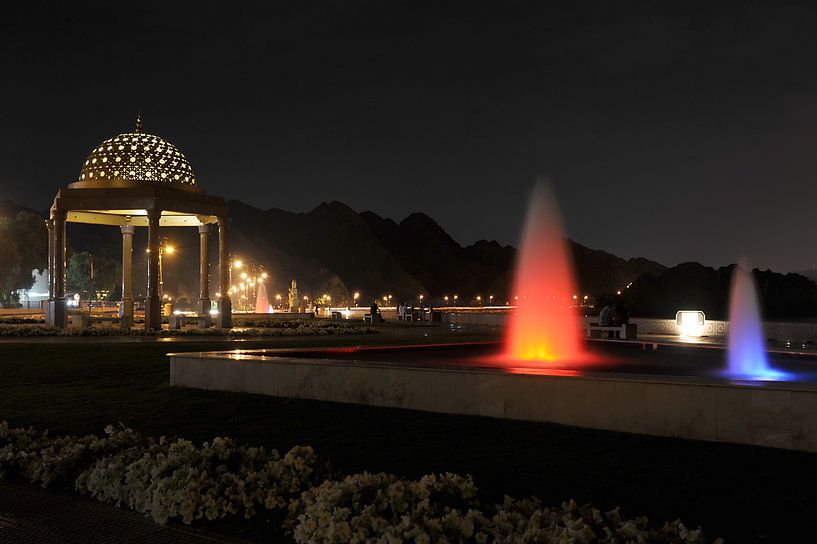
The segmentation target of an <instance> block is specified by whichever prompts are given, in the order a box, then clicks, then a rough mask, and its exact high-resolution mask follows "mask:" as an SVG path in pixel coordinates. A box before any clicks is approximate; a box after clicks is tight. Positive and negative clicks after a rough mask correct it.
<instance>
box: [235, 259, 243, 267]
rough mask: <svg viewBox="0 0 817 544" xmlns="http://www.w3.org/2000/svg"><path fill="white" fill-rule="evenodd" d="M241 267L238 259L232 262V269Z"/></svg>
mask: <svg viewBox="0 0 817 544" xmlns="http://www.w3.org/2000/svg"><path fill="white" fill-rule="evenodd" d="M241 265H242V263H241V260H240V259H236V260H234V261H233V268H241Z"/></svg>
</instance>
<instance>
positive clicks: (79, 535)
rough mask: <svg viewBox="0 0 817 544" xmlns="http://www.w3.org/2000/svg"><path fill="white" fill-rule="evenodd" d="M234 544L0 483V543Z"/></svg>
mask: <svg viewBox="0 0 817 544" xmlns="http://www.w3.org/2000/svg"><path fill="white" fill-rule="evenodd" d="M75 542H76V543H80V542H81V543H83V544H86V543H87V544H94V543H116V544H126V543H134V544H135V543H144V544H165V543H167V544H170V543H174V544H176V543H178V544H237V543H239V542H240V541H239V540H234V539H229V538H225V537H221V536H215V535H212V534H207V533H203V532H201V531H198V530H196V529H193V528H188V527H178V526H168V527H162V526H160V525H156V524H154V523H153V522H152V521H151V520H150V519H149V518H146V517H145V516H143V515H142V514H138V513H136V512H131V511H128V510H121V509H118V508H115V507H113V506H111V505H108V504H102V503H99V502H96V501H94V500H92V499H89V498H87V497H82V496H78V495H72V494H69V493H67V492H60V491H51V490H46V489H42V488H39V487H36V486H33V485H29V484H24V483H18V482H9V481H5V480H3V481H0V543H2V544H6V543H9V544H11V543H14V544H28V543H31V544H35V543H36V544H70V543H75Z"/></svg>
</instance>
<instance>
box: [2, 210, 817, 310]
mask: <svg viewBox="0 0 817 544" xmlns="http://www.w3.org/2000/svg"><path fill="white" fill-rule="evenodd" d="M228 206H229V209H230V213H231V216H232V230H231V245H232V252H233V254H234V255H236V256H240V257H241V258H243V259H245V260H246V261H247V262H255V263H258V264H261V265H263V266H264V268H265V270H266V271H267V273H268V274H269V276H270V279H269V281H268V290H269V293H270V297H271V298H272V297H274V296H275V294H281V295H282V296H283V297H285V296H286V290H287V287H288V286H289V282H290V281H291V280H292V279H293V278H295V279H296V280H297V281H298V284H299V287H300V290H301V292H302V293H303V294H305V295H309V296H310V297H313V296H320V295H322V294H328V295H330V296H332V298H333V300H338V301H341V300H344V299H350V298H351V296H352V294H353V293H355V292H360V293H361V302H363V303H368V302H369V301H370V300H371V299H372V298H376V297H377V298H379V297H382V296H383V295H386V294H391V295H393V297H395V298H396V299H397V300H407V301H412V300H416V299H417V296H418V295H419V294H420V293H423V294H425V295H426V296H427V297H431V298H432V299H434V298H436V299H440V298H441V297H443V296H444V295H449V296H453V295H455V294H457V295H458V296H459V301H460V303H461V304H469V303H472V302H473V301H474V299H475V297H476V296H482V297H483V301H485V299H486V298H487V297H488V296H490V295H493V296H494V301H495V302H496V303H504V302H505V301H506V300H509V299H510V297H511V296H512V293H510V289H511V282H512V276H513V268H514V262H515V259H516V249H515V248H514V247H512V246H509V245H502V244H499V243H498V242H496V241H494V240H492V241H488V240H479V241H477V242H475V243H474V244H471V245H468V246H462V245H461V244H459V243H458V242H457V241H456V240H454V239H453V238H452V237H451V236H450V235H449V234H448V233H447V232H446V231H445V230H444V229H443V228H442V227H441V226H440V225H439V224H438V223H437V222H436V221H434V219H433V218H431V217H429V216H428V215H426V214H423V213H413V214H411V215H409V216H408V217H406V218H404V219H403V220H401V221H400V222H396V221H394V220H392V219H389V218H384V217H381V216H380V215H378V214H376V213H374V212H372V211H363V212H356V211H355V210H353V209H352V208H350V207H349V206H347V205H346V204H343V203H342V202H337V201H332V202H324V203H322V204H320V205H318V206H316V207H315V208H314V209H312V210H311V211H309V212H305V213H294V212H288V211H285V210H280V209H277V208H271V209H268V210H262V209H259V208H256V207H254V206H251V205H249V204H246V203H244V202H241V201H238V200H232V201H229V202H228ZM20 211H31V210H30V209H28V208H25V207H23V206H19V205H16V204H14V203H13V202H9V201H7V200H2V201H0V216H10V215H15V214H17V213H19V212H20ZM144 230H145V229H137V234H136V237H135V241H134V244H135V246H134V247H135V248H138V247H142V246H144V244H145V232H144ZM166 234H167V235H168V236H169V237H170V238H171V239H172V240H173V241H174V243H175V244H176V245H177V246H178V247H179V248H180V251H179V252H177V254H176V255H174V256H173V258H172V260H168V262H167V263H166V266H165V286H166V289H167V290H168V291H170V292H175V293H176V296H177V297H181V298H188V299H191V300H195V298H196V297H197V287H198V267H197V260H196V258H195V256H197V255H198V236H197V234H196V232H195V230H194V229H168V230H167V231H166ZM211 244H212V249H211V255H213V259H214V261H215V255H216V244H217V241H216V237H215V236H212V237H211ZM569 244H570V249H571V251H572V254H573V259H574V265H575V269H576V275H577V283H578V293H577V294H589V295H591V296H599V295H603V294H612V293H615V292H616V291H619V290H621V291H622V293H623V295H622V296H623V299H624V300H626V301H627V302H628V304H629V305H630V306H631V309H632V312H633V315H649V316H660V317H672V316H674V313H675V311H676V310H677V309H680V308H681V307H682V306H683V307H685V308H701V309H705V311H707V315H708V316H710V317H712V318H717V317H723V316H724V314H725V309H726V301H727V299H728V288H729V281H728V279H729V272H730V271H731V269H730V268H729V267H724V268H721V269H714V268H709V267H705V266H703V265H700V264H698V263H684V264H682V265H679V266H676V267H673V268H667V267H665V266H664V265H662V264H660V263H657V262H654V261H651V260H649V259H644V258H631V259H623V258H621V257H618V256H616V255H613V254H612V253H608V252H606V251H601V250H597V249H590V248H588V247H585V246H583V245H581V244H578V243H576V242H572V241H570V242H569ZM69 245H70V247H71V248H72V249H74V250H77V251H83V250H84V251H91V252H93V253H95V254H104V255H106V256H108V257H110V258H113V259H117V260H118V259H119V258H120V257H119V255H120V252H121V248H120V235H119V232H118V231H117V230H116V229H113V228H110V227H108V228H106V227H99V226H95V225H70V227H69ZM138 254H139V253H138V252H136V253H135V255H138ZM189 254H192V255H193V258H182V256H183V255H185V256H187V255H189ZM142 261H143V260H140V259H138V258H137V259H135V261H134V278H135V281H136V283H135V285H134V287H135V290H136V293H137V296H140V295H139V294H140V290H141V291H143V290H144V285H143V284H140V281H143V280H141V278H144V276H145V274H144V266H145V263H144V262H142ZM756 277H757V279H758V282H759V283H760V288H761V293H762V294H763V295H765V296H766V298H768V301H767V302H766V303H765V309H766V310H767V316H768V317H773V318H781V317H796V318H804V317H809V316H817V285H815V283H814V282H813V281H811V280H810V279H808V278H805V277H803V276H800V275H797V274H786V275H783V274H776V273H774V272H770V271H766V272H762V273H761V272H756ZM631 283H632V287H631V288H629V289H628V288H627V285H629V284H631ZM214 287H215V285H214Z"/></svg>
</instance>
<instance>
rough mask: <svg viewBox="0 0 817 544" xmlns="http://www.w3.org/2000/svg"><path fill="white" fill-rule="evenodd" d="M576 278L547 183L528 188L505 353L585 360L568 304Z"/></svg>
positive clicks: (538, 358) (537, 359)
mask: <svg viewBox="0 0 817 544" xmlns="http://www.w3.org/2000/svg"><path fill="white" fill-rule="evenodd" d="M575 293H576V282H575V280H574V275H573V265H572V262H571V258H570V254H569V252H568V248H567V243H566V240H565V238H564V235H563V231H562V224H561V217H560V215H559V208H558V206H557V204H556V199H555V197H554V196H553V193H552V192H551V190H550V187H549V186H548V184H547V183H546V182H543V181H540V182H538V183H537V184H536V187H535V188H534V190H533V195H532V197H531V200H530V204H529V206H528V215H527V218H526V220H525V226H524V230H523V232H522V241H521V245H520V247H519V254H518V256H517V262H516V276H515V279H514V287H513V293H512V294H513V296H514V297H518V299H517V300H516V312H515V315H512V316H511V319H510V322H509V329H508V336H507V356H509V357H510V358H512V359H515V360H525V361H530V362H541V363H542V366H552V363H568V364H569V363H578V362H582V361H586V360H587V359H588V357H587V354H586V352H585V349H584V341H583V338H582V335H581V321H580V317H579V314H578V313H577V310H576V309H575V308H573V307H572V304H573V302H574V301H573V295H574V294H575Z"/></svg>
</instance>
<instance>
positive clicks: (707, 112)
mask: <svg viewBox="0 0 817 544" xmlns="http://www.w3.org/2000/svg"><path fill="white" fill-rule="evenodd" d="M62 4H66V5H54V4H53V3H50V2H49V3H46V2H9V1H6V0H0V45H1V46H2V55H0V63H2V64H0V65H1V66H2V77H1V78H0V93H2V94H0V97H2V107H1V108H0V198H10V199H12V200H15V201H17V202H20V203H23V204H26V205H29V206H32V207H35V208H38V209H44V208H46V207H47V206H48V205H49V203H50V200H51V199H52V198H53V194H54V192H55V191H56V190H57V188H58V187H60V186H62V185H64V184H66V183H68V182H70V181H73V180H75V179H76V176H77V175H78V173H79V171H80V167H81V165H82V162H83V161H84V158H85V156H86V155H87V153H88V152H89V151H90V149H91V148H92V147H94V146H95V145H96V144H97V143H98V142H100V141H102V140H103V139H106V138H108V137H111V136H113V135H115V134H118V133H120V132H125V131H129V130H131V129H132V126H133V118H134V112H135V110H136V108H137V107H141V108H142V111H143V116H144V123H145V130H146V131H148V132H151V133H155V134H158V135H160V136H163V137H164V138H166V139H168V140H170V141H171V142H173V143H175V144H176V145H177V146H178V147H179V148H180V149H181V150H182V151H183V152H184V153H185V154H186V155H187V157H188V159H189V160H190V161H191V163H192V164H193V167H194V168H195V169H196V172H197V175H198V179H199V183H200V185H201V186H202V187H203V188H204V189H206V190H207V191H208V192H211V193H215V194H221V195H223V196H225V197H228V198H237V199H240V200H243V201H245V202H248V203H250V204H253V205H255V206H258V207H261V208H270V207H278V208H283V209H287V210H292V211H306V210H309V209H311V208H313V207H314V206H316V205H317V204H319V203H320V202H322V201H326V200H341V201H343V202H346V203H347V204H349V205H350V206H352V207H353V208H355V209H357V210H364V209H371V210H373V211H375V212H377V213H379V214H380V215H385V216H388V217H392V218H395V219H398V220H399V219H401V218H402V217H404V216H405V215H407V214H408V213H410V212H413V211H422V212H425V213H428V214H429V215H431V216H432V217H434V218H435V219H436V220H437V221H438V222H439V223H440V224H441V225H442V226H443V227H444V228H445V229H447V230H448V231H449V232H450V233H451V234H452V235H453V236H454V237H455V238H456V239H457V240H458V241H460V242H461V243H471V242H473V241H475V240H477V239H480V238H487V239H497V240H499V241H500V242H503V243H514V244H515V243H516V241H517V236H518V231H519V228H520V225H521V221H522V214H523V210H524V208H525V201H526V197H527V193H528V192H529V190H530V189H531V187H532V185H533V183H534V181H535V180H536V178H537V177H540V176H548V177H550V178H551V179H552V181H553V183H554V186H555V191H556V193H557V194H558V196H559V198H560V200H561V204H562V208H563V214H564V216H565V221H566V223H567V230H568V234H569V236H570V237H571V238H573V239H574V240H576V241H578V242H581V243H584V244H586V245H589V246H591V247H595V248H600V249H605V250H608V251H611V252H614V253H616V254H619V255H622V256H625V257H630V256H645V257H649V258H652V259H656V260H658V261H661V262H663V263H665V264H669V265H672V264H676V263H678V262H682V261H687V260H697V261H701V262H703V263H705V264H710V265H723V264H727V263H730V262H733V261H735V260H736V259H738V258H740V257H745V258H748V259H749V261H750V262H751V263H752V264H753V265H755V266H760V267H764V268H765V267H771V268H774V269H777V270H783V271H785V270H797V269H805V268H810V267H812V266H813V265H814V264H816V263H817V242H816V241H815V240H817V220H815V208H817V7H816V6H817V5H816V4H814V3H813V2H812V3H806V4H803V5H802V6H801V7H797V6H796V5H793V4H789V5H787V6H784V5H783V4H782V3H779V2H774V3H771V2H770V3H753V2H735V3H732V4H729V3H715V2H709V3H705V4H700V6H699V7H695V6H694V4H691V3H688V2H675V3H674V6H675V7H673V8H666V7H661V6H662V4H659V3H656V2H646V3H643V4H627V3H623V2H598V3H582V2H549V3H548V2H542V1H537V2H496V3H493V4H490V3H476V2H462V3H457V2H441V1H429V2H419V1H418V2H309V1H304V0H293V1H289V2H258V3H257V4H254V5H250V4H251V3H249V2H247V3H239V2H219V3H218V4H209V3H206V2H188V3H173V2H162V3H160V4H156V5H155V6H153V7H152V6H151V5H150V4H149V3H146V2H138V3H134V2H105V3H103V4H99V5H96V6H94V5H93V4H84V7H78V6H82V5H83V4H82V3H77V2H64V3H62ZM67 4H70V5H67ZM210 6H212V7H210Z"/></svg>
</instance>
